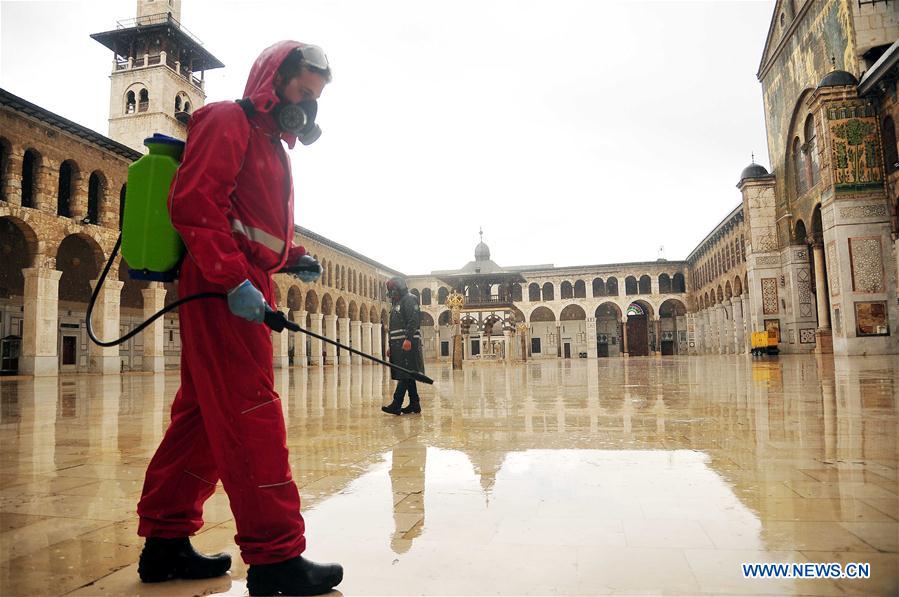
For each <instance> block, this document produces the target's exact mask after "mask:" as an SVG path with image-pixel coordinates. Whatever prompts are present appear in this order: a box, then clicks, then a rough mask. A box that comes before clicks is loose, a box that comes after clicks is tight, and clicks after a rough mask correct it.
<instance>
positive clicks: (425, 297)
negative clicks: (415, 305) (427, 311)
mask: <svg viewBox="0 0 899 597" xmlns="http://www.w3.org/2000/svg"><path fill="white" fill-rule="evenodd" d="M421 304H422V305H430V304H431V289H430V288H425V289H424V290H422V291H421Z"/></svg>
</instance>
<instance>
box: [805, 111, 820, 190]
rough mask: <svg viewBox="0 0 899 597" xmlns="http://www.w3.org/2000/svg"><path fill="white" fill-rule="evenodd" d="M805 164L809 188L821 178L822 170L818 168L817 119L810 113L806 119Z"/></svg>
mask: <svg viewBox="0 0 899 597" xmlns="http://www.w3.org/2000/svg"><path fill="white" fill-rule="evenodd" d="M803 132H804V133H805V165H806V179H807V180H808V183H809V184H808V186H809V188H812V187H813V186H815V185H816V184H818V181H820V180H821V170H820V169H819V168H818V142H817V140H816V138H815V119H814V117H813V116H812V115H811V114H809V115H808V118H806V119H805V127H804V131H803Z"/></svg>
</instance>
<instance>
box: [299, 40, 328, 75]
mask: <svg viewBox="0 0 899 597" xmlns="http://www.w3.org/2000/svg"><path fill="white" fill-rule="evenodd" d="M299 51H300V55H301V56H302V57H303V62H305V63H306V64H308V65H309V66H311V67H312V68H315V69H318V70H328V69H329V68H330V65H329V64H328V57H327V56H325V51H324V50H322V49H321V48H320V47H318V46H313V45H305V46H303V47H301V48H299Z"/></svg>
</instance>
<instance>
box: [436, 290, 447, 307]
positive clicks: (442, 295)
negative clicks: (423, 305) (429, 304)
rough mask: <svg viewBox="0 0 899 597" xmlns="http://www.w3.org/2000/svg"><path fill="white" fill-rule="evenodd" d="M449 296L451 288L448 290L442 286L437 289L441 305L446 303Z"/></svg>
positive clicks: (438, 300)
mask: <svg viewBox="0 0 899 597" xmlns="http://www.w3.org/2000/svg"><path fill="white" fill-rule="evenodd" d="M448 296H449V290H447V289H446V288H445V287H443V286H441V287H440V290H438V291H437V302H438V303H440V304H441V305H445V304H446V299H447V297H448Z"/></svg>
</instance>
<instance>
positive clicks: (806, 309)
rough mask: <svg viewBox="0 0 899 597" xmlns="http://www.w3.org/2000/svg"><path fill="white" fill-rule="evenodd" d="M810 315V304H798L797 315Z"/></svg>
mask: <svg viewBox="0 0 899 597" xmlns="http://www.w3.org/2000/svg"><path fill="white" fill-rule="evenodd" d="M811 316H812V306H811V305H799V317H811Z"/></svg>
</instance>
